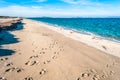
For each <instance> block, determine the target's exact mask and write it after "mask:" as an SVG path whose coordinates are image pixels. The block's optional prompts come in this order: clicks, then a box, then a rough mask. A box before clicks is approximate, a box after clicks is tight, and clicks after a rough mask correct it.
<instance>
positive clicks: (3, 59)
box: [0, 57, 8, 61]
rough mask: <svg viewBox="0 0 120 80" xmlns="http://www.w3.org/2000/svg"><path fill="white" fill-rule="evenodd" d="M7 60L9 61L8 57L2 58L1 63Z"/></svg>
mask: <svg viewBox="0 0 120 80" xmlns="http://www.w3.org/2000/svg"><path fill="white" fill-rule="evenodd" d="M6 60H8V58H7V57H6V58H1V59H0V61H6Z"/></svg>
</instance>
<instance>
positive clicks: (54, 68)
mask: <svg viewBox="0 0 120 80" xmlns="http://www.w3.org/2000/svg"><path fill="white" fill-rule="evenodd" d="M23 24H24V26H23V29H21V30H14V31H8V32H6V35H4V36H5V37H4V38H5V39H7V40H5V41H4V40H3V42H2V43H4V44H2V45H1V46H0V49H1V50H9V51H11V53H13V54H9V55H7V56H1V57H0V80H120V76H119V75H120V58H119V57H120V54H119V53H120V50H119V49H120V43H117V42H113V41H108V40H104V39H99V38H97V37H96V36H94V35H92V36H89V35H83V34H81V35H80V34H78V33H75V32H72V31H69V30H63V29H61V28H55V27H53V26H49V25H46V24H43V23H39V22H36V21H32V20H28V19H24V20H23ZM3 33H4V32H3ZM1 34H2V33H1ZM8 35H11V37H10V38H11V39H12V40H11V39H8V38H9V37H7V36H8ZM7 42H11V43H9V44H8V43H7ZM108 53H109V54H108Z"/></svg>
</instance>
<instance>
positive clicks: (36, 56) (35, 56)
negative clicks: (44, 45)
mask: <svg viewBox="0 0 120 80" xmlns="http://www.w3.org/2000/svg"><path fill="white" fill-rule="evenodd" d="M38 57H39V56H38V55H34V56H30V58H29V59H32V58H38Z"/></svg>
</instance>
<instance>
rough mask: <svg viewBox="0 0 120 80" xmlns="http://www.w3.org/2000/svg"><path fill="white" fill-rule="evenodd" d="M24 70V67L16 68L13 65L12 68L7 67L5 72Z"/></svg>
mask: <svg viewBox="0 0 120 80" xmlns="http://www.w3.org/2000/svg"><path fill="white" fill-rule="evenodd" d="M23 70H24V69H23V68H15V67H12V68H8V69H6V70H5V72H12V71H16V72H17V73H20V72H22V71H23Z"/></svg>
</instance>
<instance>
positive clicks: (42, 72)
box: [39, 69, 47, 75]
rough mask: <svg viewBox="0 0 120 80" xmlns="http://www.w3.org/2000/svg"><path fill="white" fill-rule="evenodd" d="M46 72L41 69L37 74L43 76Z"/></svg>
mask: <svg viewBox="0 0 120 80" xmlns="http://www.w3.org/2000/svg"><path fill="white" fill-rule="evenodd" d="M46 72H47V70H46V69H41V70H40V72H39V74H40V75H44V74H45V73H46Z"/></svg>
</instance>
